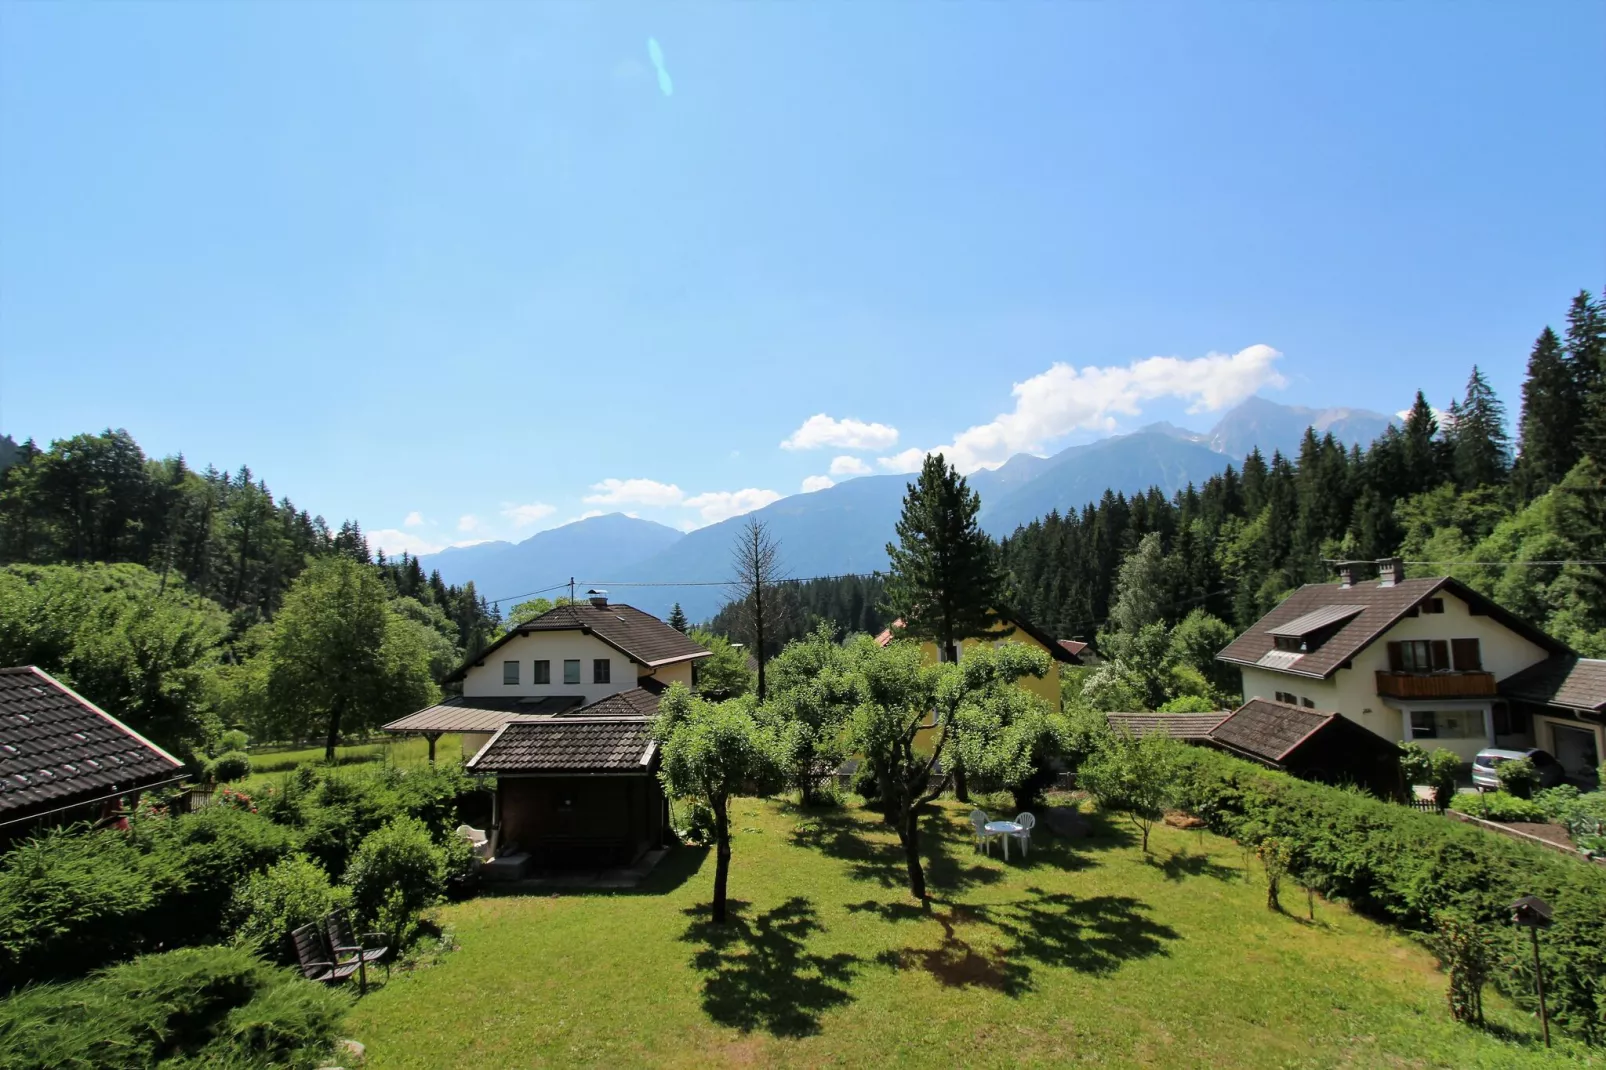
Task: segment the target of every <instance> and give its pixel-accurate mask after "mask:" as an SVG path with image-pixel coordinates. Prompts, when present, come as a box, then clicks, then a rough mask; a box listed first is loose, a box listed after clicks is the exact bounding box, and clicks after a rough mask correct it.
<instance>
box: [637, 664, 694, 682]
mask: <svg viewBox="0 0 1606 1070" xmlns="http://www.w3.org/2000/svg"><path fill="white" fill-rule="evenodd" d="M693 664H694V663H693V662H690V661H677V662H674V663H673V664H670V665H660V666H658V668H656V669H649V668H647V667H646V666H645V665H643V666H642V667H641V674H640V678H641V679H646V678H647V677H649V676H650V677H652V678H653V679H654V680H657V681H659V682H661V683H664V684H685V685H686V686H687V687H690V686H691V667H692V665H693Z"/></svg>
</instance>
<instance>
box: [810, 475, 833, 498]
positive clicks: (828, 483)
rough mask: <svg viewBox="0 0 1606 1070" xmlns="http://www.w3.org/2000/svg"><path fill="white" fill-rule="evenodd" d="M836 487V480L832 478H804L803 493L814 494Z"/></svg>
mask: <svg viewBox="0 0 1606 1070" xmlns="http://www.w3.org/2000/svg"><path fill="white" fill-rule="evenodd" d="M834 486H836V480H834V479H832V478H831V477H830V476H804V477H803V493H804V494H813V493H814V492H815V491H817V490H825V489H826V488H827V487H834Z"/></svg>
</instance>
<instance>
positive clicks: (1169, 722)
mask: <svg viewBox="0 0 1606 1070" xmlns="http://www.w3.org/2000/svg"><path fill="white" fill-rule="evenodd" d="M1226 716H1227V711H1225V710H1222V711H1221V712H1219V713H1106V714H1105V715H1104V717H1105V720H1107V721H1109V722H1110V727H1111V728H1113V729H1115V730H1116V731H1117V732H1123V731H1124V732H1126V733H1127V734H1128V735H1130V736H1131V737H1132V738H1133V739H1140V738H1142V737H1143V736H1146V735H1148V734H1149V733H1150V732H1164V733H1165V734H1166V735H1168V736H1170V737H1171V738H1172V739H1208V738H1209V737H1210V730H1211V729H1212V728H1214V727H1216V725H1218V724H1220V723H1221V721H1222V718H1224V717H1226Z"/></svg>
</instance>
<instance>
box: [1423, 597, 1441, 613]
mask: <svg viewBox="0 0 1606 1070" xmlns="http://www.w3.org/2000/svg"><path fill="white" fill-rule="evenodd" d="M1422 612H1424V613H1443V612H1444V599H1442V598H1425V599H1423V600H1422Z"/></svg>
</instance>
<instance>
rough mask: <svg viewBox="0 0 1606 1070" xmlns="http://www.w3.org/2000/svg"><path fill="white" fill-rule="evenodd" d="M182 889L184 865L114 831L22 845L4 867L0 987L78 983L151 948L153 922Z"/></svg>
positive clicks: (67, 833)
mask: <svg viewBox="0 0 1606 1070" xmlns="http://www.w3.org/2000/svg"><path fill="white" fill-rule="evenodd" d="M185 885H186V879H185V875H184V872H183V869H182V866H181V865H180V860H179V859H177V858H176V857H174V856H172V855H149V854H146V853H145V852H143V851H141V850H139V849H138V847H136V846H135V844H134V843H133V842H132V841H131V840H130V839H129V837H128V836H126V835H124V834H122V833H120V832H115V831H112V830H110V829H107V830H104V831H100V832H91V831H89V830H88V829H86V828H85V827H83V826H79V827H77V828H71V829H60V828H58V829H51V830H50V831H48V832H46V833H44V834H43V835H40V836H38V837H35V838H34V839H30V840H27V841H25V842H24V843H22V844H21V845H20V846H18V847H15V848H13V849H12V851H11V852H10V853H9V854H7V855H6V856H5V861H4V865H3V867H0V988H3V989H9V988H12V987H15V986H16V985H19V984H22V983H23V982H25V981H31V980H37V981H42V980H49V979H51V978H57V977H74V976H78V975H81V974H84V973H86V972H88V971H89V970H92V969H94V968H96V967H97V966H102V965H104V964H106V963H108V962H113V961H116V960H117V959H119V958H124V957H127V956H128V955H132V954H134V953H135V952H137V951H139V950H140V949H141V948H142V947H146V946H149V943H148V939H149V937H150V936H151V934H152V931H153V929H155V928H156V926H155V923H154V918H155V916H156V915H157V914H158V913H159V912H160V911H161V910H162V908H163V906H164V904H165V903H166V902H167V900H168V898H169V897H171V896H174V895H176V894H177V893H179V892H181V891H182V890H183V889H184V887H185Z"/></svg>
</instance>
